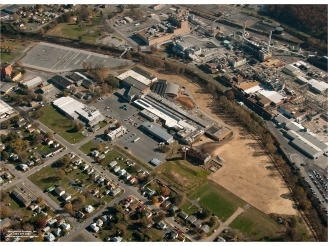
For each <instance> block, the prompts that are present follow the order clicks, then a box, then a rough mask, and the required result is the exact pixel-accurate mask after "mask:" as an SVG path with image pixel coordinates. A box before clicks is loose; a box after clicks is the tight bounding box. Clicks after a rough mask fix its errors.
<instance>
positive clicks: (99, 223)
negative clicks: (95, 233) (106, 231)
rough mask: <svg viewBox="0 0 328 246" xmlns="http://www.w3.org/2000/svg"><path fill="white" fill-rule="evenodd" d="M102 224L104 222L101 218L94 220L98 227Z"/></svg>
mask: <svg viewBox="0 0 328 246" xmlns="http://www.w3.org/2000/svg"><path fill="white" fill-rule="evenodd" d="M103 224H104V222H103V221H102V220H101V219H98V220H97V221H96V225H97V226H98V227H102V226H103Z"/></svg>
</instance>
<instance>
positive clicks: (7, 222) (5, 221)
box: [0, 218, 11, 230]
mask: <svg viewBox="0 0 328 246" xmlns="http://www.w3.org/2000/svg"><path fill="white" fill-rule="evenodd" d="M10 225H11V220H10V219H9V218H4V219H3V220H0V230H2V229H4V228H6V227H8V226H10Z"/></svg>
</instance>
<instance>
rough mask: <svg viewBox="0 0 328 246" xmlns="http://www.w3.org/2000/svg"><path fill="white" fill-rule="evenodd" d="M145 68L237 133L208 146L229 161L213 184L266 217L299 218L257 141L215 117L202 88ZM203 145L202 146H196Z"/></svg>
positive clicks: (209, 96) (213, 177) (174, 76)
mask: <svg viewBox="0 0 328 246" xmlns="http://www.w3.org/2000/svg"><path fill="white" fill-rule="evenodd" d="M141 67H142V66H141ZM142 68H144V69H145V70H147V71H149V72H151V73H152V74H154V75H155V76H157V77H158V78H161V79H166V80H169V81H175V82H176V83H178V84H180V85H182V86H185V87H186V88H187V89H188V90H189V91H190V93H191V94H192V96H193V99H194V101H195V103H196V104H197V106H198V107H199V108H201V109H202V110H203V111H204V112H205V113H206V114H208V115H209V116H211V117H212V118H214V119H215V120H217V121H218V122H219V123H220V124H222V125H226V126H227V124H226V123H229V124H230V125H228V126H229V128H231V129H232V130H233V132H234V136H233V138H232V139H231V140H229V141H227V143H225V144H223V145H222V146H220V145H221V144H218V143H207V144H205V148H206V150H207V151H208V152H209V153H210V154H212V156H217V155H220V156H221V157H222V158H223V159H224V160H225V163H224V165H223V167H222V168H221V169H220V170H219V171H218V172H216V173H214V174H211V175H210V177H209V178H210V179H211V180H213V181H214V182H216V183H218V184H220V185H222V186H223V187H224V188H226V189H228V190H229V191H231V192H232V193H234V194H236V195H237V196H239V197H241V198H242V199H244V200H245V201H246V202H248V203H249V204H251V205H253V206H254V207H256V208H258V209H259V210H261V211H263V212H265V213H277V214H288V215H294V214H296V210H295V209H293V203H292V201H290V200H288V199H284V198H282V197H281V195H283V194H287V193H288V189H287V188H286V187H285V184H284V183H283V181H282V180H281V178H280V177H279V176H278V173H277V172H276V171H275V169H274V168H273V167H272V164H271V163H270V161H269V158H268V156H266V155H263V154H262V150H261V149H259V147H258V146H257V143H256V141H255V140H253V139H252V138H251V137H250V136H249V135H248V134H246V133H244V132H243V131H242V129H240V128H239V127H238V126H236V125H234V126H231V124H232V122H228V120H229V119H228V118H227V119H225V120H226V123H225V122H224V121H223V120H222V119H221V118H219V116H218V115H217V113H214V109H213V108H212V106H213V99H212V96H211V95H209V94H204V93H203V92H202V90H201V89H200V88H199V87H198V85H196V84H193V83H190V82H189V81H188V80H186V79H184V78H181V77H180V76H176V75H169V74H162V73H158V72H157V71H154V70H152V69H149V68H147V67H142ZM218 113H220V112H218ZM200 143H202V142H199V143H197V144H196V145H199V144H200ZM236 181H238V182H236Z"/></svg>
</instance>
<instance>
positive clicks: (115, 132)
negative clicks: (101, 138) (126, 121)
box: [107, 126, 126, 141]
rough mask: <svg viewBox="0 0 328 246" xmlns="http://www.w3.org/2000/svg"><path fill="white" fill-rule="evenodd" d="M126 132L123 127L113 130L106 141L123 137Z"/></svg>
mask: <svg viewBox="0 0 328 246" xmlns="http://www.w3.org/2000/svg"><path fill="white" fill-rule="evenodd" d="M125 132H126V129H125V128H124V127H123V126H120V127H118V128H116V129H115V130H113V131H111V132H110V133H108V134H107V139H108V140H109V141H113V140H114V139H116V138H118V137H120V136H122V135H124V133H125Z"/></svg>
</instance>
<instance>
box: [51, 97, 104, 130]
mask: <svg viewBox="0 0 328 246" xmlns="http://www.w3.org/2000/svg"><path fill="white" fill-rule="evenodd" d="M53 105H54V106H56V107H58V108H59V109H60V110H62V111H64V112H65V113H66V115H69V116H70V117H72V118H73V119H77V118H78V117H79V116H80V117H82V118H83V119H84V120H85V121H86V122H87V123H88V124H89V125H90V126H93V125H96V124H97V123H98V122H99V121H102V120H104V119H105V117H104V116H103V115H102V114H101V113H100V112H99V110H97V109H91V108H89V107H88V106H86V105H84V104H83V103H81V102H79V101H77V100H75V99H73V98H71V97H61V98H59V99H57V100H55V101H53Z"/></svg>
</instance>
